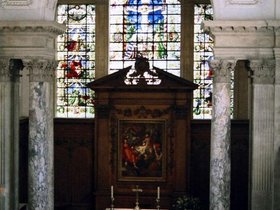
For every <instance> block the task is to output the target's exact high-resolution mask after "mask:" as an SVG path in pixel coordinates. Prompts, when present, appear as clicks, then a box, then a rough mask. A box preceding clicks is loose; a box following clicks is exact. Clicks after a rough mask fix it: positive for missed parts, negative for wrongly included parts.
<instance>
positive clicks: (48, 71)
mask: <svg viewBox="0 0 280 210" xmlns="http://www.w3.org/2000/svg"><path fill="white" fill-rule="evenodd" d="M23 63H24V66H25V67H26V68H27V69H28V70H29V76H30V78H29V80H30V82H44V81H45V82H52V81H53V78H54V72H55V69H56V67H57V61H55V60H53V59H45V58H39V57H38V58H24V59H23Z"/></svg>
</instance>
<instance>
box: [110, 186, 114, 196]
mask: <svg viewBox="0 0 280 210" xmlns="http://www.w3.org/2000/svg"><path fill="white" fill-rule="evenodd" d="M111 198H114V187H113V185H111Z"/></svg>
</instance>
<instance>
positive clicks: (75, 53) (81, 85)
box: [56, 4, 95, 118]
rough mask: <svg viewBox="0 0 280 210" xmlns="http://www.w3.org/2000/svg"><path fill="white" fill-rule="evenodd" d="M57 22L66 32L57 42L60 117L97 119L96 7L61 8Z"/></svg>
mask: <svg viewBox="0 0 280 210" xmlns="http://www.w3.org/2000/svg"><path fill="white" fill-rule="evenodd" d="M57 21H58V22H59V23H64V24H66V26H67V29H66V31H65V33H64V34H63V35H60V36H58V38H57V59H58V62H59V64H58V67H57V71H56V77H57V83H56V86H57V87H56V90H57V112H56V116H57V117H73V118H90V117H94V107H93V105H94V101H93V100H94V92H93V91H92V90H90V89H89V88H86V84H87V83H89V82H91V81H92V80H93V79H94V76H95V6H94V5H69V4H68V5H59V6H58V8H57Z"/></svg>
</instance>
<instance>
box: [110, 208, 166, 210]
mask: <svg viewBox="0 0 280 210" xmlns="http://www.w3.org/2000/svg"><path fill="white" fill-rule="evenodd" d="M105 210H135V209H134V208H130V209H127V208H114V209H112V208H106V209H105ZM140 210H157V209H140ZM160 210H168V209H160Z"/></svg>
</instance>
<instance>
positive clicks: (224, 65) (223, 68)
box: [210, 59, 236, 83]
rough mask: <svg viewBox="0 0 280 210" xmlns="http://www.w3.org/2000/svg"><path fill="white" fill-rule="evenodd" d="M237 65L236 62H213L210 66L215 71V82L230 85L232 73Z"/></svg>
mask: <svg viewBox="0 0 280 210" xmlns="http://www.w3.org/2000/svg"><path fill="white" fill-rule="evenodd" d="M235 65H236V61H235V60H222V59H221V60H212V61H210V66H211V68H213V70H214V82H216V83H230V81H231V71H232V70H234V67H235Z"/></svg>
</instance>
